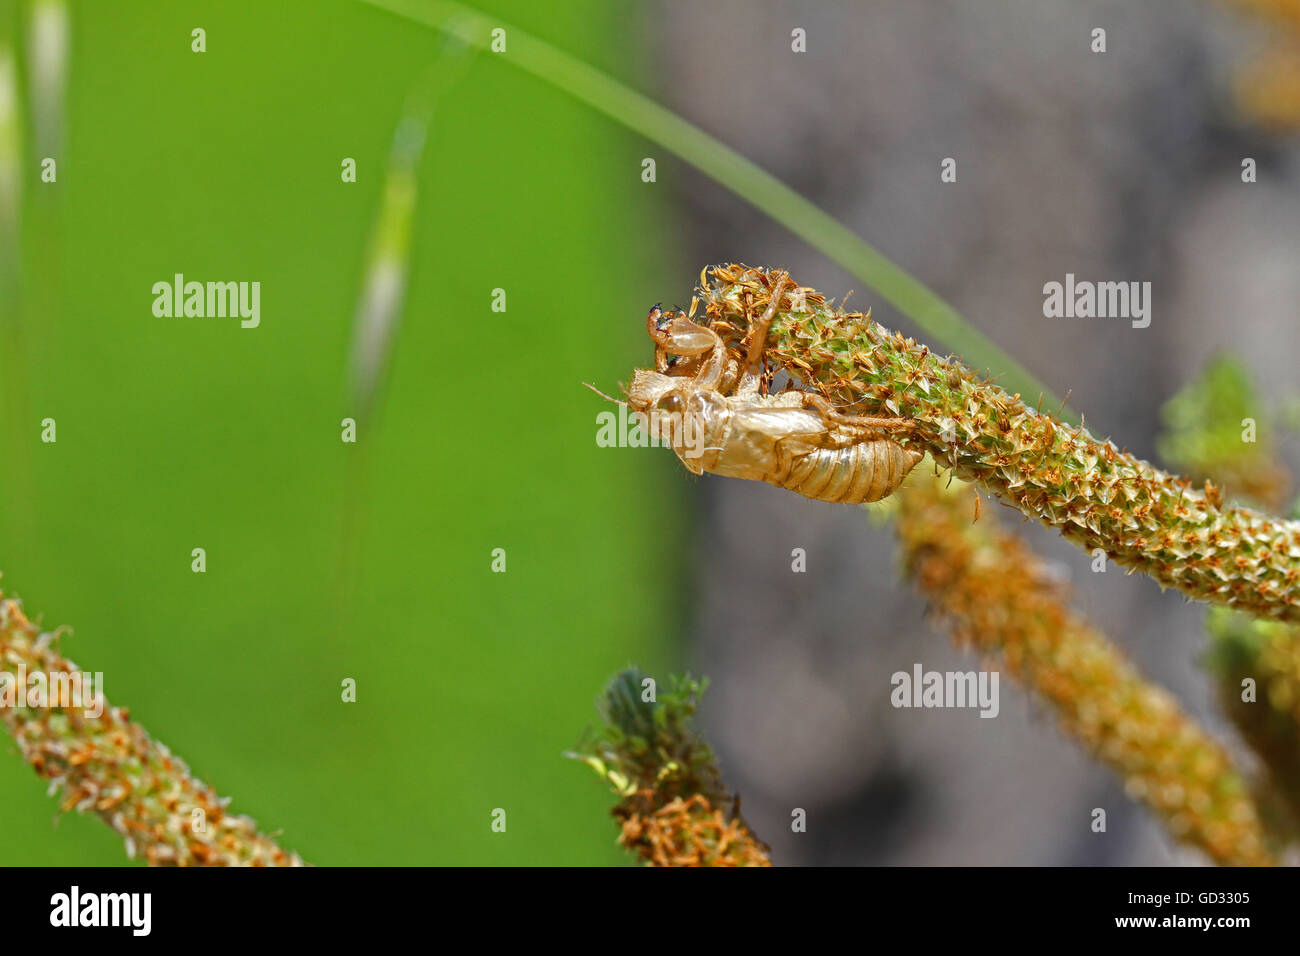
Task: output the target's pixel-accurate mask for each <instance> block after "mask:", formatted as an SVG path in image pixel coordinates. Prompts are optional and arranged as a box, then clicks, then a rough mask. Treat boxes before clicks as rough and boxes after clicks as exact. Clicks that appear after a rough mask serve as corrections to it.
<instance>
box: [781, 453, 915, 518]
mask: <svg viewBox="0 0 1300 956" xmlns="http://www.w3.org/2000/svg"><path fill="white" fill-rule="evenodd" d="M922 457H923V456H922V454H921V453H920V452H918V451H915V450H913V449H910V448H904V447H903V446H902V445H900V444H898V442H896V441H890V440H889V439H888V438H882V439H880V440H878V441H866V442H859V443H858V444H856V445H850V446H849V447H847V448H818V449H814V450H812V451H811V452H809V453H807V454H804V455H798V456H795V457H794V460H793V461H792V463H791V467H790V471H789V473H788V474H786V475H783V476H777V475H774V476H772V477H771V478H769V479H768V480H769V481H771V483H772V484H774V485H779V486H780V487H782V488H786V489H788V490H790V491H794V492H797V493H798V494H801V495H806V496H807V497H809V498H816V499H817V500H818V501H831V502H838V503H841V504H847V505H857V504H862V503H863V502H867V501H879V500H880V499H881V498H884V497H885V496H886V495H888V494H889V493H890V492H892V491H893V490H894V489H895V488H897V487H898V486H899V485H901V484H902V483H903V478H905V477H906V476H907V473H908V472H909V471H911V470H912V468H913V467H915V466H916V463H917V462H918V461H920V460H921V458H922Z"/></svg>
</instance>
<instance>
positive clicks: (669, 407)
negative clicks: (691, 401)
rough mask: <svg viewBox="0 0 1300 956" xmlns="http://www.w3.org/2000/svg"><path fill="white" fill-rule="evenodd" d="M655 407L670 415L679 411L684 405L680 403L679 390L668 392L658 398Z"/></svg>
mask: <svg viewBox="0 0 1300 956" xmlns="http://www.w3.org/2000/svg"><path fill="white" fill-rule="evenodd" d="M657 407H658V409H659V410H660V411H661V412H668V413H669V414H670V415H671V414H675V413H678V412H680V411H681V410H682V409H683V408H684V407H685V406H684V405H683V404H682V396H681V393H680V392H669V393H668V394H667V395H665V396H664V397H663V398H661V399H659V403H658V405H657Z"/></svg>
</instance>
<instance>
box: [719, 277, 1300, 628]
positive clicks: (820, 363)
mask: <svg viewBox="0 0 1300 956" xmlns="http://www.w3.org/2000/svg"><path fill="white" fill-rule="evenodd" d="M710 278H711V279H712V281H711V282H710V281H709V279H710ZM773 282H774V276H773V275H769V273H768V272H767V271H766V270H764V269H754V268H749V267H747V266H740V265H728V266H716V267H713V268H711V269H708V270H705V275H702V277H701V289H700V292H699V294H700V297H701V299H702V301H703V303H704V304H705V306H706V307H707V311H708V316H709V318H710V319H711V320H712V322H713V327H714V328H715V329H716V330H717V331H718V332H719V333H720V334H722V335H723V337H724V338H725V339H727V340H728V345H729V346H731V347H734V348H736V349H740V348H742V346H741V344H740V343H741V340H742V339H743V337H744V334H745V333H746V331H747V330H748V327H749V324H750V321H751V320H752V319H754V318H757V316H759V315H761V314H762V312H763V310H764V309H766V308H767V305H768V302H769V301H770V294H771V292H770V290H771V289H772V286H773ZM786 290H787V291H785V292H784V293H783V294H782V301H781V305H780V307H779V310H778V312H777V313H776V316H775V318H774V320H773V322H772V326H771V330H770V332H769V334H768V339H767V347H766V353H765V355H766V358H767V360H768V362H769V363H771V364H772V365H773V366H775V367H776V368H778V369H781V370H784V371H785V372H787V373H789V375H790V376H791V377H792V378H793V379H794V380H795V381H796V382H798V383H800V384H803V385H805V386H808V387H812V388H815V389H817V390H818V391H820V392H821V393H822V394H823V395H825V396H826V397H827V398H828V399H829V400H830V401H832V402H834V403H835V404H837V405H839V406H841V407H842V408H844V409H845V410H847V411H853V412H861V413H865V414H886V413H887V414H890V415H894V416H899V417H902V418H909V419H912V420H914V421H915V422H916V428H915V430H914V431H913V432H911V433H909V435H908V438H907V439H906V442H907V443H908V444H909V446H910V447H914V448H919V449H920V450H923V451H926V452H929V453H930V455H931V456H932V457H933V458H934V460H935V461H936V462H937V463H939V464H940V465H942V466H944V467H946V468H949V469H951V470H952V472H953V474H954V475H956V477H958V478H962V479H964V480H968V481H976V482H979V484H980V486H981V487H982V488H984V489H986V490H987V491H989V492H990V493H991V494H993V495H995V496H997V497H998V498H1000V499H1001V500H1002V501H1003V502H1005V503H1006V504H1008V505H1010V506H1012V507H1014V508H1016V509H1017V510H1018V511H1020V512H1021V513H1022V514H1024V515H1025V516H1026V517H1028V518H1035V519H1038V520H1039V521H1041V522H1042V523H1043V524H1046V525H1048V526H1050V527H1053V528H1055V529H1056V530H1057V531H1059V532H1060V533H1061V535H1062V536H1064V537H1065V538H1066V539H1068V540H1069V541H1072V542H1074V543H1075V544H1077V545H1079V546H1080V547H1082V548H1084V549H1086V550H1087V551H1089V552H1090V553H1093V554H1096V553H1098V552H1104V553H1105V554H1106V555H1108V556H1109V558H1110V559H1111V560H1113V561H1115V562H1116V563H1117V564H1119V565H1121V566H1123V567H1126V568H1131V569H1133V570H1135V571H1141V572H1142V573H1144V574H1147V575H1149V576H1150V577H1152V578H1154V579H1155V580H1156V581H1158V582H1159V583H1160V584H1161V585H1162V586H1165V587H1172V588H1177V589H1178V590H1179V591H1182V592H1183V593H1184V594H1187V595H1189V596H1191V597H1194V598H1198V599H1200V600H1204V601H1212V602H1214V603H1216V604H1221V605H1225V606H1229V607H1235V608H1238V609H1240V610H1243V611H1248V612H1250V613H1252V614H1255V615H1257V616H1260V617H1272V618H1278V619H1281V620H1288V621H1293V622H1300V588H1297V587H1296V584H1297V582H1298V581H1300V522H1295V521H1286V520H1282V519H1279V518H1274V517H1272V516H1270V515H1267V514H1265V513H1263V512H1260V511H1256V510H1254V509H1251V508H1244V507H1229V506H1227V505H1225V504H1223V502H1222V493H1221V491H1219V489H1216V488H1214V487H1213V486H1211V485H1210V484H1209V483H1208V482H1207V483H1206V485H1205V490H1204V491H1201V490H1197V489H1195V488H1193V486H1192V483H1191V482H1190V481H1188V480H1187V479H1185V478H1180V477H1178V476H1176V475H1172V474H1169V473H1168V472H1165V471H1161V470H1160V469H1158V468H1156V467H1154V466H1152V465H1150V464H1148V463H1147V462H1145V461H1143V460H1142V459H1140V458H1138V457H1137V456H1135V455H1132V454H1129V453H1128V452H1126V451H1123V450H1121V449H1119V448H1117V447H1116V446H1115V445H1114V443H1112V442H1110V441H1104V442H1103V441H1099V440H1098V439H1096V438H1094V437H1093V435H1092V434H1091V433H1090V432H1089V431H1088V430H1087V429H1086V428H1083V427H1081V426H1080V427H1075V426H1071V425H1068V424H1066V423H1064V422H1062V421H1060V420H1059V419H1058V418H1057V417H1055V416H1054V415H1052V414H1050V413H1048V412H1041V411H1036V410H1034V409H1031V408H1029V407H1028V406H1027V405H1026V404H1025V403H1024V402H1023V401H1022V400H1021V397H1020V395H1019V393H1016V394H1010V393H1008V392H1007V391H1006V390H1005V389H1003V388H1000V387H999V386H997V385H994V384H992V383H991V382H989V381H987V380H984V379H983V378H981V377H979V376H977V375H976V374H975V373H974V372H973V371H972V370H971V369H970V368H969V367H967V366H966V365H964V364H962V362H960V361H959V360H958V359H956V358H952V357H949V358H940V357H938V356H936V355H934V354H933V353H931V351H930V349H929V346H926V345H921V344H919V343H917V342H915V341H914V340H912V339H910V338H904V337H903V336H902V335H899V334H897V333H891V332H890V331H889V330H888V329H886V328H884V327H882V326H881V325H879V324H878V323H876V322H874V321H872V320H871V317H870V315H869V314H868V315H863V314H861V313H858V312H846V311H844V310H843V309H839V308H835V307H834V306H833V305H831V304H830V303H829V302H827V300H826V299H825V298H824V297H823V296H821V295H819V294H818V293H817V292H815V291H814V290H812V289H808V288H803V287H795V286H792V285H788V286H787V287H786Z"/></svg>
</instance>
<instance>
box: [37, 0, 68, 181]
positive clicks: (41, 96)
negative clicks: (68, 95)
mask: <svg viewBox="0 0 1300 956" xmlns="http://www.w3.org/2000/svg"><path fill="white" fill-rule="evenodd" d="M28 38H29V40H28V42H29V47H28V50H29V52H28V71H29V75H30V81H29V83H30V90H29V93H30V96H31V100H32V126H33V134H32V141H33V145H34V146H35V147H36V154H37V156H38V157H40V158H44V157H46V156H52V157H54V158H55V159H58V160H62V155H63V153H62V147H63V103H64V91H65V90H66V88H67V74H68V4H67V0H36V2H35V3H34V4H33V6H32V14H31V26H30V28H29V31H28Z"/></svg>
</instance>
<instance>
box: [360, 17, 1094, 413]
mask: <svg viewBox="0 0 1300 956" xmlns="http://www.w3.org/2000/svg"><path fill="white" fill-rule="evenodd" d="M361 2H363V3H368V4H370V5H371V6H375V7H379V8H381V9H384V10H387V11H389V12H390V13H395V14H397V15H399V16H403V17H406V18H408V19H411V20H414V21H416V22H418V23H423V24H425V25H426V26H430V27H433V28H435V29H437V30H441V31H444V32H453V31H454V32H456V33H458V34H460V35H461V36H464V37H465V38H466V39H467V40H468V41H469V42H471V43H473V44H475V45H477V46H478V47H480V48H484V47H486V46H487V45H488V44H489V43H490V42H491V31H492V30H493V29H495V28H498V27H501V28H504V29H505V30H506V35H507V50H508V52H507V53H506V54H505V55H504V56H503V57H502V59H504V60H505V61H507V62H508V63H511V64H513V65H514V66H517V67H519V68H521V69H523V70H526V71H528V72H529V73H532V74H533V75H534V76H536V77H538V78H539V79H542V80H545V81H546V82H548V83H551V84H552V85H554V86H556V87H558V88H559V89H561V90H563V91H564V92H566V93H568V94H569V95H571V96H573V97H575V98H576V99H578V100H581V101H582V102H584V103H586V104H587V105H589V106H591V107H593V108H594V109H597V110H599V111H600V112H602V113H604V114H605V115H606V116H609V117H610V118H611V119H614V120H616V121H617V122H619V123H622V124H623V125H624V126H627V127H628V128H629V129H632V130H634V131H635V132H637V133H640V134H641V135H642V136H645V137H646V138H647V139H650V140H652V141H654V142H656V143H658V144H659V145H660V146H662V147H664V148H665V149H667V150H670V151H671V152H673V153H675V154H676V155H677V156H679V157H681V158H682V159H683V160H685V161H686V162H688V163H690V164H691V165H692V166H694V167H695V168H697V169H699V170H700V171H701V172H703V173H705V174H706V175H708V176H710V177H712V178H713V179H715V180H717V182H719V183H721V184H722V185H723V186H726V187H727V188H728V189H730V190H731V191H732V192H734V193H736V195H738V196H740V197H741V198H742V199H745V200H746V201H747V202H749V203H751V204H752V205H753V206H755V207H756V208H758V209H760V210H761V211H763V212H765V213H766V214H767V215H769V216H771V217H772V218H773V219H775V220H776V221H777V222H779V223H781V225H783V226H785V227H786V228H787V229H789V230H790V231H791V232H793V233H794V234H795V235H797V236H799V237H800V238H801V239H803V240H804V241H805V242H807V243H808V244H809V245H811V246H812V247H813V248H815V249H817V250H819V251H820V252H821V253H822V254H823V255H825V256H826V257H827V258H829V259H832V260H834V261H835V262H837V263H839V264H840V265H841V266H843V267H844V268H845V269H847V270H848V271H849V272H851V273H852V274H853V275H855V276H857V277H858V278H859V279H861V280H862V281H864V282H866V283H868V284H869V285H870V286H871V287H872V289H874V290H875V292H876V293H877V294H878V295H879V296H880V297H881V298H883V299H885V300H886V301H887V302H889V303H891V304H892V305H893V306H894V307H895V308H897V309H898V310H899V311H900V312H902V313H903V314H904V315H906V316H907V317H908V318H909V319H911V320H912V321H913V322H915V323H916V324H917V325H918V326H919V327H920V328H921V329H923V330H924V331H925V332H926V333H927V334H928V335H930V336H932V337H934V338H936V339H938V340H940V341H942V342H943V343H944V344H945V345H947V347H948V348H950V349H952V350H954V351H955V352H957V353H958V354H959V355H961V356H962V358H963V359H964V360H965V362H966V364H967V365H971V366H974V367H976V368H985V367H987V368H988V369H990V370H991V371H993V372H994V373H1001V374H1002V384H1003V385H1004V386H1005V387H1006V388H1007V389H1008V390H1009V391H1013V392H1020V393H1021V394H1022V395H1024V396H1026V397H1027V398H1029V399H1030V400H1033V399H1034V397H1035V396H1037V395H1039V394H1041V395H1042V396H1043V401H1044V404H1045V405H1047V406H1049V407H1054V406H1056V405H1058V404H1060V400H1059V399H1058V398H1057V397H1056V396H1055V395H1053V393H1052V391H1051V389H1049V388H1047V387H1046V386H1045V385H1043V384H1042V383H1041V382H1039V381H1038V379H1037V378H1035V377H1034V376H1033V375H1032V374H1030V373H1029V371H1028V370H1026V369H1025V368H1023V367H1022V366H1021V365H1020V363H1019V362H1017V361H1016V360H1015V359H1014V358H1012V357H1011V356H1010V355H1009V354H1007V353H1006V352H1004V351H1003V350H1002V349H1001V348H1000V347H999V346H998V345H997V344H996V343H994V342H993V340H992V339H990V338H988V337H987V336H986V335H984V333H982V332H980V331H979V330H978V329H976V328H975V327H974V326H973V325H971V324H970V323H969V322H968V321H967V320H966V319H964V318H962V316H961V315H960V314H958V312H957V311H956V310H955V309H954V308H953V307H952V306H951V305H949V304H948V303H947V302H945V301H944V300H943V299H941V298H940V297H939V296H938V295H936V294H935V293H933V292H931V291H930V290H929V289H928V288H926V287H925V286H924V285H923V284H922V283H921V282H919V281H918V280H917V279H915V278H913V277H912V276H911V275H909V274H908V273H907V272H905V271H904V270H903V269H902V268H900V267H899V266H897V265H895V264H894V263H893V262H891V261H890V260H889V259H887V258H886V257H885V256H884V255H882V254H881V253H880V252H879V251H877V250H876V249H875V248H874V247H872V246H871V245H869V244H868V243H866V242H864V241H863V240H862V239H861V238H859V237H858V236H857V235H856V234H855V233H854V232H853V231H852V230H850V229H849V228H847V227H846V226H844V225H843V224H842V223H840V222H838V221H836V220H835V219H834V218H832V217H831V216H830V215H828V214H827V213H825V212H824V211H822V210H821V209H819V208H818V207H817V206H815V205H814V204H813V203H811V202H809V201H808V200H807V199H805V198H804V197H803V196H800V195H799V194H798V193H797V192H795V191H794V190H793V189H791V188H790V187H789V186H786V185H785V184H784V183H782V182H781V181H780V180H778V179H776V178H775V177H774V176H772V175H770V174H769V173H767V172H765V171H764V170H762V169H761V168H760V167H758V166H756V165H755V164H754V163H752V162H750V161H749V160H748V159H746V158H745V157H744V156H741V155H740V154H739V153H737V152H736V151H735V150H733V149H730V148H729V147H727V146H724V145H723V144H722V143H720V142H719V141H718V140H716V139H714V138H713V137H712V136H710V135H709V134H708V133H706V132H704V131H703V130H702V129H700V128H699V127H697V126H694V125H692V124H691V123H688V122H687V121H686V120H684V119H682V118H681V117H680V116H678V115H677V114H675V113H673V112H672V111H671V110H668V109H665V108H664V107H662V106H660V105H659V104H658V103H656V102H654V101H653V100H651V99H650V98H648V97H646V96H643V95H641V94H640V93H637V92H636V91H635V90H632V89H629V88H628V87H626V86H623V85H622V84H621V83H619V82H617V81H616V80H614V79H613V78H612V77H610V76H608V75H606V74H604V73H602V72H600V71H599V70H597V69H595V68H594V67H591V66H589V65H587V64H586V63H583V62H582V61H580V60H578V59H576V58H574V57H572V56H569V55H568V54H567V53H564V52H563V51H561V50H558V49H556V48H555V47H553V46H551V45H550V44H548V43H545V42H544V41H542V40H539V39H537V38H536V37H533V36H530V35H529V34H527V33H525V32H524V31H522V30H520V29H518V28H516V27H512V26H509V25H508V24H505V23H502V22H501V21H500V20H498V19H496V18H495V17H489V16H486V15H484V14H481V13H477V12H474V11H471V10H470V9H469V8H467V7H464V6H462V5H460V4H458V3H452V2H448V0H361ZM1061 417H1063V418H1066V419H1068V420H1071V421H1074V420H1076V419H1075V418H1074V417H1073V416H1072V415H1071V414H1070V413H1069V412H1068V411H1067V412H1065V413H1063V414H1062V415H1061Z"/></svg>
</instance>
